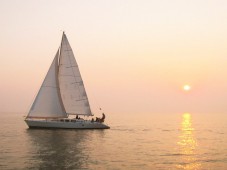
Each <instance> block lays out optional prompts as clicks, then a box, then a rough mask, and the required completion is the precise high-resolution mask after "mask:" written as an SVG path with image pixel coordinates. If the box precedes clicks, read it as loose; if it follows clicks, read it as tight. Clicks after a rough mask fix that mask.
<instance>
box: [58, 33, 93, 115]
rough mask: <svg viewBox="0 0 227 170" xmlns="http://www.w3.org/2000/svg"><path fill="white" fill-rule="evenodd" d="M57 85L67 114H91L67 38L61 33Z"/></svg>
mask: <svg viewBox="0 0 227 170" xmlns="http://www.w3.org/2000/svg"><path fill="white" fill-rule="evenodd" d="M58 77H59V86H60V94H61V97H62V101H63V104H64V108H65V110H66V112H67V113H68V114H78V115H87V116H91V115H92V113H91V109H90V105H89V101H88V97H87V94H86V91H85V88H84V84H83V80H82V78H81V75H80V71H79V68H78V65H77V62H76V60H75V57H74V54H73V51H72V48H71V47H70V44H69V42H68V39H67V37H66V35H65V33H63V36H62V42H61V47H60V57H59V75H58Z"/></svg>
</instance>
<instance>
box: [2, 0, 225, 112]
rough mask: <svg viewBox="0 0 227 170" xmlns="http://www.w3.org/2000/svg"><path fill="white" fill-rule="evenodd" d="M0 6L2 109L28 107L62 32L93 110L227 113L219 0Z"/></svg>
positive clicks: (16, 1) (5, 0)
mask: <svg viewBox="0 0 227 170" xmlns="http://www.w3.org/2000/svg"><path fill="white" fill-rule="evenodd" d="M0 11H1V15H0V20H1V31H0V35H1V38H0V47H1V53H0V54H1V62H0V76H1V84H0V94H1V95H0V111H2V112H5V111H6V112H11V111H12V112H28V111H29V109H30V106H31V104H32V102H33V100H34V97H35V95H36V93H37V92H38V90H39V88H40V85H41V83H42V81H43V79H44V77H45V75H46V72H47V70H48V68H49V66H50V64H51V61H52V59H53V57H54V55H55V53H56V51H57V49H58V47H59V45H60V40H61V35H62V30H65V32H66V35H67V36H68V39H69V42H70V44H71V46H72V48H73V50H74V54H75V56H76V60H77V62H78V64H79V68H80V71H81V74H82V77H83V80H84V83H85V87H86V90H87V93H88V96H89V99H90V103H91V107H92V109H93V110H96V108H98V107H100V106H101V107H102V108H103V109H104V110H105V111H106V112H108V113H126V114H133V113H142V112H143V113H163V112H166V113H168V112H169V113H172V112H206V113H208V112H209V113H219V112H222V113H225V112H226V107H227V106H226V102H227V12H226V11H227V1H225V0H190V1H184V0H172V1H169V0H160V1H156V0H153V1H152V0H114V1H111V0H77V1H74V0H67V1H64V0H49V1H45V0H39V1H28V0H27V1H26V0H2V1H0ZM184 84H189V85H191V87H192V88H191V90H190V91H189V92H184V91H182V86H183V85H184Z"/></svg>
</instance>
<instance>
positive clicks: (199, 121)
mask: <svg viewBox="0 0 227 170" xmlns="http://www.w3.org/2000/svg"><path fill="white" fill-rule="evenodd" d="M24 115H25V114H24ZM0 119H1V124H0V127H1V129H0V169H1V170H4V169H48V170H49V169H59V170H62V169H89V170H90V169H91V170H93V169H94V170H95V169H99V170H105V169H110V170H119V169H123V170H125V169H128V170H139V169H141V170H150V169H154V170H178V169H179V170H180V169H184V170H209V169H210V170H226V169H227V116H225V115H224V114H215V113H213V114H198V113H197V114H196V113H190V114H189V113H182V114H181V113H177V114H174V113H169V114H140V115H129V116H121V115H116V114H107V124H109V125H110V126H111V129H109V130H42V129H36V130H31V129H28V128H27V125H26V124H25V122H24V121H23V114H22V113H17V114H16V113H1V114H0Z"/></svg>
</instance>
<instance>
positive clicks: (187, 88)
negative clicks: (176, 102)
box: [183, 84, 191, 91]
mask: <svg viewBox="0 0 227 170" xmlns="http://www.w3.org/2000/svg"><path fill="white" fill-rule="evenodd" d="M183 89H184V91H189V90H191V86H189V85H187V84H186V85H184V86H183Z"/></svg>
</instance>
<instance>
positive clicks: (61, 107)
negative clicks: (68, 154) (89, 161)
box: [25, 32, 110, 129]
mask: <svg viewBox="0 0 227 170" xmlns="http://www.w3.org/2000/svg"><path fill="white" fill-rule="evenodd" d="M75 116H76V117H75ZM79 116H84V118H79ZM92 116H93V114H92V112H91V108H90V104H89V101H88V97H87V94H86V91H85V87H84V84H83V80H82V77H81V74H80V71H79V68H78V64H77V62H76V60H75V57H74V54H73V51H72V48H71V46H70V44H69V42H68V39H67V37H66V34H65V33H64V32H63V35H62V40H61V45H60V48H59V49H58V50H57V53H56V55H55V57H54V59H53V62H52V64H51V66H50V68H49V71H48V72H47V74H46V77H45V79H44V81H43V83H42V85H41V87H40V90H39V92H38V94H37V96H36V98H35V100H34V102H33V104H32V106H31V109H30V111H29V113H28V115H27V117H26V118H25V122H26V123H27V125H28V126H29V128H64V129H109V128H110V127H109V126H107V125H106V124H104V119H105V115H104V114H103V116H104V117H103V118H102V119H99V118H96V120H94V119H93V118H92V119H89V118H91V117H92ZM85 117H86V119H85Z"/></svg>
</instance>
